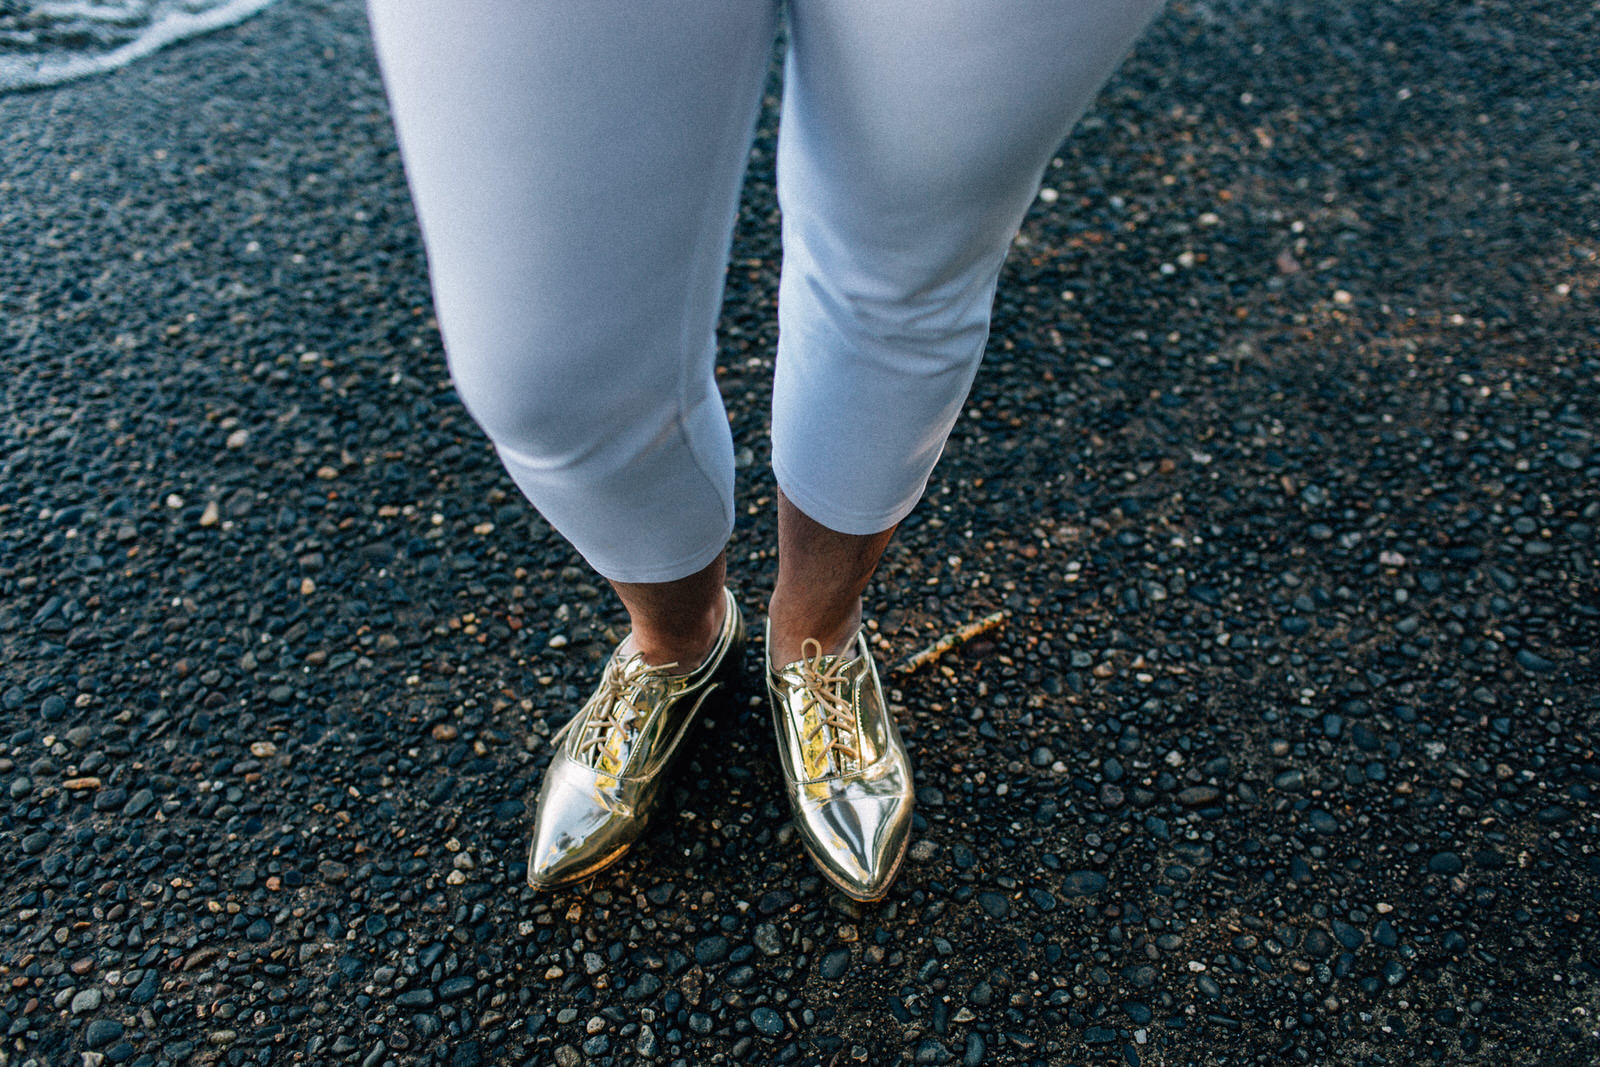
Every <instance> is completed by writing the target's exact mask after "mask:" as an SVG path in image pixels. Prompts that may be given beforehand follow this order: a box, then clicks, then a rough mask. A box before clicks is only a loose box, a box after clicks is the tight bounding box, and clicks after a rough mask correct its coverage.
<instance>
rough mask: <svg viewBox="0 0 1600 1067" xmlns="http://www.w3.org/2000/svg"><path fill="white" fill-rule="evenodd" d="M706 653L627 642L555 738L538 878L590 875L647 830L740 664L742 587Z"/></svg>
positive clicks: (532, 863) (534, 858) (538, 830)
mask: <svg viewBox="0 0 1600 1067" xmlns="http://www.w3.org/2000/svg"><path fill="white" fill-rule="evenodd" d="M723 596H724V597H725V598H726V599H727V614H726V615H725V616H724V618H723V622H722V631H721V633H719V634H718V635H717V642H716V644H715V645H713V646H712V648H711V652H710V653H709V654H708V655H707V656H706V659H705V662H704V663H702V664H701V665H700V666H699V667H697V668H695V669H694V670H693V671H691V672H690V673H688V674H673V673H671V669H672V667H674V666H675V664H671V663H668V664H663V665H660V666H651V665H649V664H647V663H645V662H644V657H643V656H641V655H640V654H638V653H634V654H633V655H629V656H624V655H623V654H622V650H621V649H620V648H619V649H618V650H617V651H616V652H614V653H613V654H612V656H611V659H610V661H609V662H607V663H606V668H605V674H604V675H603V676H602V677H601V679H600V686H599V688H598V689H596V690H595V693H594V695H593V696H592V697H590V698H589V701H588V703H586V704H584V706H583V707H582V709H580V710H579V712H578V713H577V714H576V715H574V716H573V717H572V719H571V720H570V721H568V723H567V724H566V725H565V726H563V727H562V728H561V729H560V731H559V732H557V734H556V735H555V737H554V738H552V739H551V743H552V744H554V745H555V746H556V751H555V753H554V754H553V755H552V756H551V757H550V766H549V768H548V769H547V770H546V771H545V772H544V784H543V786H542V787H541V788H540V790H539V805H538V809H537V810H536V812H535V814H534V819H533V843H532V844H531V845H530V846H529V849H528V884H529V885H531V886H533V887H534V888H535V889H553V888H555V887H556V886H561V885H566V884H568V883H570V882H576V881H579V880H580V879H583V878H587V877H588V876H589V875H591V874H594V873H595V872H596V871H598V870H600V869H601V868H603V867H605V866H607V865H608V864H610V863H612V862H614V861H615V860H617V859H618V858H619V857H621V855H622V854H623V853H624V852H626V851H627V850H628V846H629V845H631V844H633V843H634V841H635V840H637V839H638V837H639V834H640V832H641V831H642V830H643V829H644V825H645V822H646V821H647V820H648V819H649V817H650V812H651V811H652V810H653V809H654V808H655V806H656V802H657V801H658V800H659V799H660V796H661V789H662V786H663V785H664V783H665V781H666V778H667V771H668V769H669V767H670V766H671V764H672V762H673V758H674V757H675V756H677V755H678V752H679V746H680V744H681V743H682V741H683V739H684V738H685V737H686V736H687V735H688V733H689V728H690V727H691V726H693V725H694V718H695V715H696V714H697V713H698V712H699V711H700V709H701V707H702V706H704V704H705V702H706V698H707V697H709V696H710V695H711V694H712V693H713V692H714V691H715V690H716V689H717V687H718V686H720V685H723V684H725V683H726V681H727V676H728V675H729V674H731V673H732V672H734V671H736V670H737V669H738V664H739V649H740V648H741V647H742V646H743V644H744V621H743V620H742V619H741V618H740V617H739V605H738V604H737V603H735V602H734V599H733V594H732V593H730V592H728V591H727V590H723Z"/></svg>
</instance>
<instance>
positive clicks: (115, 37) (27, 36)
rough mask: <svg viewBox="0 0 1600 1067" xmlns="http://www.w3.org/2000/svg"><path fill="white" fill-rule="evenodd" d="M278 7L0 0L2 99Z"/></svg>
mask: <svg viewBox="0 0 1600 1067" xmlns="http://www.w3.org/2000/svg"><path fill="white" fill-rule="evenodd" d="M272 2H273V0H0V93H4V92H15V91H17V90H19V89H38V88H42V87H44V86H49V85H60V84H61V83H62V82H69V81H73V80H75V79H77V78H84V77H88V76H89V75H92V74H100V73H103V72H105V71H108V70H115V69H116V68H117V67H121V66H126V65H127V64H129V63H131V62H133V61H134V60H135V59H139V58H140V57H142V56H147V55H149V54H150V53H151V52H154V51H155V50H156V49H158V48H164V47H166V46H167V45H169V44H172V43H173V42H174V41H181V40H183V39H185V38H187V37H194V36H196V35H197V34H202V33H209V32H211V31H212V30H217V29H221V28H222V27H224V26H232V25H233V24H235V23H237V22H241V21H243V20H244V19H247V18H249V17H250V16H251V15H254V14H255V13H256V12H258V11H260V10H261V9H262V8H264V7H266V6H267V5H268V4H270V3H272Z"/></svg>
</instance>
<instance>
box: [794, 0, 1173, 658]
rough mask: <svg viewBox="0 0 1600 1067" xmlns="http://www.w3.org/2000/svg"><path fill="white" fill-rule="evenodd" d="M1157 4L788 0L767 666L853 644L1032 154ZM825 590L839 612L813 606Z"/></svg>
mask: <svg viewBox="0 0 1600 1067" xmlns="http://www.w3.org/2000/svg"><path fill="white" fill-rule="evenodd" d="M1158 7H1159V0H995V2H992V3H981V4H974V3H971V2H969V0H876V2H874V3H861V2H860V0H794V2H793V3H792V4H791V6H790V22H791V32H790V53H789V60H788V66H787V69H786V78H785V86H784V94H785V95H784V105H783V123H782V134H781V138H780V143H779V151H778V191H779V197H780V200H781V202H782V205H783V243H784V263H783V280H782V287H781V291H780V297H779V321H780V340H779V345H778V360H777V374H776V382H775V385H774V394H773V413H772V438H773V469H774V472H775V473H776V475H777V479H778V484H779V486H780V487H781V489H782V492H783V495H784V498H786V499H787V501H788V502H789V505H790V506H789V507H788V508H785V507H783V506H780V510H779V523H780V533H779V544H780V554H779V561H778V566H779V574H778V582H777V586H776V588H775V590H774V593H773V597H772V612H773V613H772V628H773V634H772V642H773V646H774V652H773V661H774V662H775V663H779V664H781V663H785V662H789V659H788V658H787V657H791V656H794V655H797V654H798V649H799V646H800V643H801V642H802V641H803V640H804V639H805V638H807V637H813V638H816V639H818V640H819V641H820V642H822V643H823V645H824V646H826V647H828V648H829V649H830V650H838V649H840V648H841V647H842V646H843V643H844V642H846V641H848V640H849V637H850V633H849V632H848V631H849V624H848V622H845V621H844V620H845V619H846V618H847V617H849V618H854V617H855V616H857V615H858V613H859V602H858V600H857V599H856V598H857V596H858V595H859V592H860V589H861V588H862V587H864V585H865V583H866V581H867V579H868V577H870V574H871V572H872V569H873V567H874V566H875V564H876V560H877V556H878V554H879V553H881V552H882V550H883V547H884V546H885V545H886V544H887V542H888V539H889V533H890V532H891V531H892V530H893V528H894V526H895V525H896V524H897V523H898V522H899V521H900V520H901V519H902V518H904V517H905V515H906V514H907V513H908V512H910V510H911V509H912V507H913V506H914V505H915V504H916V502H917V500H918V499H919V498H920V496H921V495H922V492H923V489H924V487H925V486H926V484H927V480H928V476H929V474H930V472H931V471H932V469H933V466H934V463H935V462H936V461H937V459H938V457H939V453H940V451H941V450H942V448H943V446H944V441H945V438H946V437H947V436H948V434H949V432H950V429H951V427H952V426H953V425H954V423H955V420H956V417H957V416H958V415H959V413H960V410H961V406H962V404H963V403H964V401H965V399H966V395H967V391H968V389H969V388H970V386H971V382H972V378H973V375H974V374H975V372H976V370H977V366H978V362H979V360H980V359H981V357H982V354H983V347H984V343H985V341H986V340H987V337H988V330H989V314H990V307H991V304H992V302H993V298H994V286H995V282H996V280H997V278H998V276H999V272H1000V267H1001V264H1002V263H1003V262H1004V260H1005V255H1006V251H1007V249H1008V248H1009V246H1010V242H1011V238H1012V237H1013V236H1014V235H1015V233H1016V229H1017V226H1018V225H1019V224H1020V223H1021V221H1022V217H1023V214H1024V213H1025V212H1026V210H1027V208H1028V205H1029V204H1030V203H1031V201H1032V199H1033V197H1034V195H1035V193H1036V191H1037V189H1038V185H1039V180H1040V177H1041V175H1042V174H1043V171H1044V168H1045V166H1046V165H1047V164H1048V162H1049V160H1050V157H1051V155H1052V154H1053V153H1054V152H1055V150H1056V148H1057V147H1058V146H1059V145H1060V143H1061V141H1062V139H1063V138H1064V137H1065V136H1066V134H1067V133H1068V131H1069V130H1070V128H1071V126H1072V125H1073V123H1075V122H1076V121H1077V119H1078V117H1079V116H1080V115H1081V114H1082V113H1083V111H1084V110H1085V109H1086V108H1087V107H1088V105H1089V103H1090V101H1091V100H1092V99H1093V98H1094V95H1095V94H1096V93H1097V92H1098V91H1099V88H1100V86H1101V84H1102V83H1103V82H1104V81H1105V79H1106V78H1107V77H1108V76H1109V75H1110V73H1111V71H1112V70H1113V69H1114V68H1115V66H1116V64H1117V62H1118V61H1119V60H1120V59H1121V57H1122V56H1123V54H1124V53H1125V52H1126V51H1127V49H1128V48H1129V47H1130V46H1131V44H1132V42H1133V40H1134V39H1135V38H1136V37H1137V35H1138V33H1139V31H1140V30H1141V29H1142V28H1143V26H1144V25H1145V23H1146V22H1148V20H1149V19H1150V17H1151V16H1152V15H1153V14H1154V12H1155V11H1156V10H1157V8H1158ZM816 529H820V530H823V531H831V532H832V533H833V534H834V535H835V536H833V537H823V536H818V535H816V532H815V531H816ZM819 575H823V576H826V575H835V576H838V578H839V579H840V580H838V581H834V582H826V581H823V582H820V583H819V581H818V577H817V576H819ZM845 579H848V580H845ZM835 597H838V598H845V599H846V600H848V610H846V605H844V604H841V603H839V602H837V601H835V602H832V603H819V601H823V600H828V599H830V598H835ZM797 604H805V605H806V606H805V607H804V608H803V609H797V608H795V607H793V606H794V605H797ZM841 627H842V631H841Z"/></svg>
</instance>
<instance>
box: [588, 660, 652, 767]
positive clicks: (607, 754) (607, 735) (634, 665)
mask: <svg viewBox="0 0 1600 1067" xmlns="http://www.w3.org/2000/svg"><path fill="white" fill-rule="evenodd" d="M615 681H616V695H615V696H614V697H613V698H612V701H611V707H610V708H609V709H608V710H609V711H610V715H609V717H608V719H609V721H607V722H605V723H603V724H602V725H600V726H599V728H598V729H597V731H596V734H597V736H598V737H599V739H600V743H599V744H598V745H596V746H595V747H594V749H593V750H592V755H591V757H590V765H591V766H593V767H594V769H595V770H597V771H600V772H602V773H604V774H612V775H615V774H621V773H622V769H623V768H624V767H626V766H627V763H628V756H629V754H630V752H631V751H632V749H633V741H634V739H635V738H636V737H637V736H638V733H637V731H636V730H634V729H632V727H633V726H634V724H635V723H637V722H638V720H639V718H640V717H641V715H642V712H640V711H639V710H637V709H636V708H634V707H632V706H631V705H630V703H629V701H628V700H627V699H626V698H627V697H628V696H629V695H631V694H638V695H640V696H644V693H643V692H642V690H644V689H646V688H647V687H649V686H652V685H659V684H660V681H661V676H660V675H659V674H652V673H651V668H650V666H649V665H648V664H646V663H645V662H644V660H643V659H640V658H637V657H635V658H632V659H629V660H626V661H624V662H623V663H622V665H621V666H620V667H619V668H618V669H617V676H616V679H615Z"/></svg>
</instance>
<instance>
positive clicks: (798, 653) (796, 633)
mask: <svg viewBox="0 0 1600 1067" xmlns="http://www.w3.org/2000/svg"><path fill="white" fill-rule="evenodd" d="M768 617H769V618H770V619H771V621H772V626H771V629H770V631H769V640H770V641H771V642H772V645H771V647H769V648H768V649H767V658H768V659H769V660H770V661H771V663H772V665H773V666H774V667H784V666H787V665H788V664H790V663H793V662H795V661H796V660H799V659H801V658H802V657H804V656H805V654H806V651H807V650H806V647H805V645H806V641H807V640H808V639H809V640H813V641H816V642H817V644H818V646H820V647H821V650H822V654H823V655H824V656H836V655H840V654H844V653H847V652H848V651H849V649H850V643H851V642H852V641H853V640H854V639H855V636H856V633H857V632H858V631H860V629H861V602H860V601H859V600H857V601H856V602H855V604H854V605H853V607H852V608H851V609H850V610H849V611H846V612H844V613H842V614H841V613H840V612H838V611H837V610H835V611H833V612H831V613H796V612H792V611H790V610H788V609H787V608H786V606H785V605H784V604H783V603H782V602H781V601H780V600H779V599H778V598H777V597H774V598H773V599H772V601H771V603H770V604H769V605H768Z"/></svg>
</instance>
